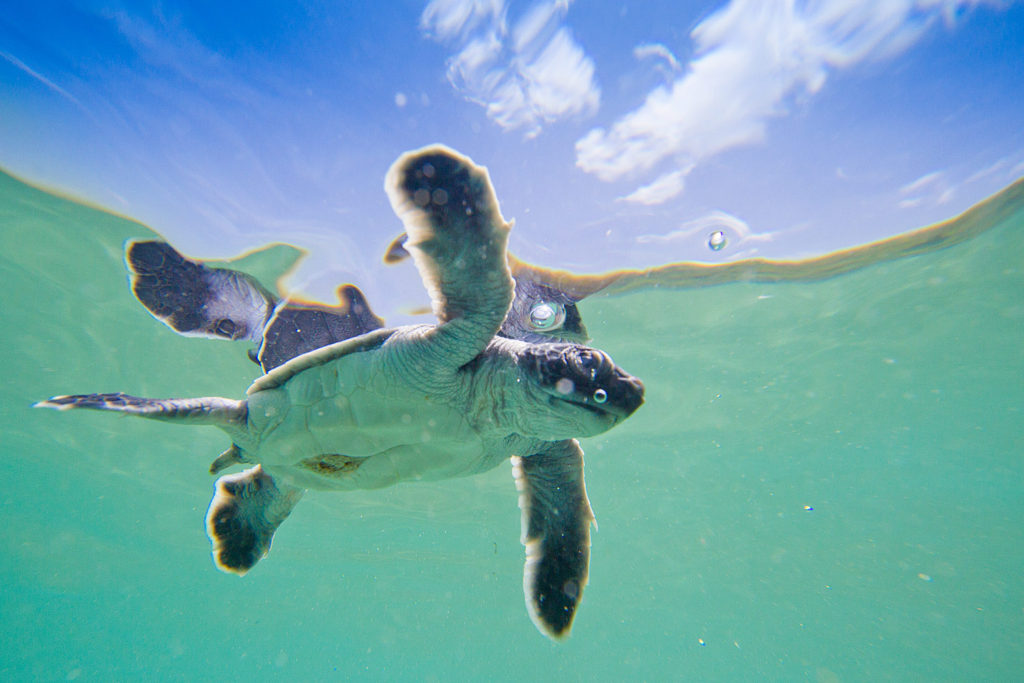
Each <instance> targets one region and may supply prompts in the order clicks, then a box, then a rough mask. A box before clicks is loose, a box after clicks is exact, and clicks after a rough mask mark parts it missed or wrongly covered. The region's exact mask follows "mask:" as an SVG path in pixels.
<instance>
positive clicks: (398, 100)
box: [395, 92, 409, 109]
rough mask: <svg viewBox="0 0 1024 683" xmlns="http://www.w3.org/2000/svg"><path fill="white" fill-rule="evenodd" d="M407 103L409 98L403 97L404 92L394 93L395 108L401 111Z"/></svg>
mask: <svg viewBox="0 0 1024 683" xmlns="http://www.w3.org/2000/svg"><path fill="white" fill-rule="evenodd" d="M408 103H409V98H408V97H406V96H405V93H404V92H398V93H395V106H396V107H398V108H399V109H401V108H402V107H404V106H405V105H407V104H408Z"/></svg>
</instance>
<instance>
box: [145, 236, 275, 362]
mask: <svg viewBox="0 0 1024 683" xmlns="http://www.w3.org/2000/svg"><path fill="white" fill-rule="evenodd" d="M125 260H126V261H127V262H128V269H129V270H130V271H131V278H132V292H134V293H135V296H136V297H137V298H138V299H139V301H140V302H142V305H143V306H145V307H146V309H147V310H149V312H150V313H152V314H153V316H154V317H156V318H158V319H159V320H161V321H162V322H164V323H165V324H167V326H168V327H170V328H171V329H172V330H174V331H175V332H178V333H179V334H183V335H186V336H197V337H213V338H215V339H248V340H250V341H253V342H256V343H259V342H260V340H261V339H262V337H263V327H264V325H265V324H266V321H267V318H269V317H270V314H271V312H273V310H274V305H275V304H276V303H277V300H276V298H275V297H274V296H273V295H272V294H271V293H270V292H268V291H267V290H266V289H264V288H263V286H262V285H260V283H259V282H257V281H256V279H255V278H253V277H251V276H249V275H246V274H245V273H241V272H239V271H235V270H228V269H225V268H210V267H208V266H206V265H204V264H202V263H200V262H198V261H192V260H190V259H187V258H185V257H184V256H182V255H181V254H179V253H178V252H177V251H175V249H174V248H173V247H172V246H171V245H169V244H167V243H166V242H160V241H157V240H149V241H144V242H130V243H129V244H128V247H127V249H126V250H125Z"/></svg>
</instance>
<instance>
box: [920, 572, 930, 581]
mask: <svg viewBox="0 0 1024 683" xmlns="http://www.w3.org/2000/svg"><path fill="white" fill-rule="evenodd" d="M917 578H919V579H921V580H922V581H928V582H931V580H932V577H931V576H929V575H928V574H925V573H921V574H918V575H917Z"/></svg>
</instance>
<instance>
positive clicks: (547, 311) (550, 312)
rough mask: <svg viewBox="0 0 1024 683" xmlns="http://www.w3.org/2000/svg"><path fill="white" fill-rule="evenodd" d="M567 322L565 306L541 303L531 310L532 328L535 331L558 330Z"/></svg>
mask: <svg viewBox="0 0 1024 683" xmlns="http://www.w3.org/2000/svg"><path fill="white" fill-rule="evenodd" d="M564 322H565V306H563V305H562V304H559V303H549V302H547V301H539V302H537V303H535V304H534V305H533V308H531V309H530V327H532V328H533V329H535V330H556V329H558V328H560V327H561V326H562V323H564Z"/></svg>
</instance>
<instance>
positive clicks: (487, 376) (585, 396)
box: [40, 147, 643, 637]
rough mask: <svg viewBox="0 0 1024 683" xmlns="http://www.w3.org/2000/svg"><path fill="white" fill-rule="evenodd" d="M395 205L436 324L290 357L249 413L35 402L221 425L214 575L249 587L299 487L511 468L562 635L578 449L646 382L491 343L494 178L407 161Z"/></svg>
mask: <svg viewBox="0 0 1024 683" xmlns="http://www.w3.org/2000/svg"><path fill="white" fill-rule="evenodd" d="M387 188H388V193H389V196H390V198H391V202H392V206H393V207H394V209H395V212H396V213H397V214H398V215H399V216H400V217H401V218H402V219H403V221H404V223H405V226H406V230H407V231H408V233H409V236H410V238H409V242H408V248H409V251H410V252H411V253H412V255H413V258H414V259H415V261H416V265H417V267H418V269H419V272H420V275H421V277H422V279H423V283H424V285H425V286H426V288H427V290H428V291H429V293H430V295H431V298H432V300H433V301H434V309H435V312H436V314H437V317H438V323H437V324H436V325H409V326H405V327H398V328H391V329H378V330H374V331H371V332H369V333H367V334H363V335H361V336H358V337H355V338H352V339H348V340H346V341H342V342H339V343H336V344H333V345H330V346H327V347H324V348H320V349H317V350H315V351H312V352H309V353H306V354H303V355H301V356H298V357H297V358H294V359H292V360H290V361H288V362H287V363H285V364H284V365H282V366H280V367H278V368H276V369H274V370H272V371H270V372H269V373H268V374H266V375H264V376H262V377H260V378H259V379H257V380H256V381H255V382H254V383H253V385H252V386H251V387H250V388H249V391H248V392H247V397H246V399H245V400H241V401H235V400H231V399H225V398H197V399H164V400H160V399H145V398H136V397H133V396H127V395H125V394H91V395H81V396H60V397H55V398H52V399H50V400H49V401H44V402H43V403H41V404H40V405H44V406H48V407H53V408H59V409H67V408H94V409H101V410H114V411H119V412H126V413H130V414H135V415H140V416H143V417H150V418H156V419H163V420H169V421H178V422H182V423H189V424H209V425H214V426H217V427H219V428H220V429H222V430H224V431H225V432H227V433H228V435H229V436H230V437H231V440H232V445H231V447H230V448H229V449H228V450H227V451H226V452H225V453H224V454H223V455H222V456H220V457H219V458H218V459H217V460H216V461H215V463H214V468H215V469H220V468H222V467H226V466H229V465H231V464H233V463H235V462H245V463H259V464H256V465H255V466H254V467H252V468H250V469H248V470H245V471H243V472H240V473H238V474H232V475H227V476H223V477H221V478H220V479H219V480H218V482H217V491H216V494H215V496H214V499H213V502H212V503H211V505H210V509H209V512H208V513H207V529H208V532H209V534H210V537H211V539H212V540H213V544H214V555H215V559H216V562H217V564H218V566H220V567H221V568H222V569H225V570H227V571H232V572H236V573H239V574H243V573H245V572H246V571H248V570H249V569H250V568H252V566H253V565H255V564H256V562H258V561H259V560H260V559H261V558H262V557H263V556H264V555H266V553H267V551H268V550H269V548H270V544H271V540H272V537H273V534H274V531H275V530H276V529H277V527H278V526H279V525H280V524H281V522H283V521H284V519H285V518H286V517H287V516H288V514H289V513H290V511H291V509H292V508H293V507H294V505H295V504H296V503H297V502H298V500H299V498H300V497H301V495H302V492H303V490H304V489H306V488H317V489H328V490H350V489H357V488H379V487H383V486H388V485H391V484H395V483H398V482H400V481H408V480H428V479H443V478H449V477H457V476H465V475H471V474H476V473H479V472H483V471H486V470H489V469H491V468H493V467H495V466H497V465H498V464H499V463H500V462H502V461H503V460H504V459H506V458H509V457H512V458H513V465H514V467H513V471H514V473H515V478H516V485H517V488H518V489H519V493H520V499H519V504H520V507H521V508H522V512H523V542H524V544H525V545H526V554H527V560H526V567H525V577H524V588H525V591H526V597H527V605H528V608H529V610H530V614H531V616H532V618H533V620H534V622H535V623H536V624H537V626H538V628H540V629H541V630H542V631H543V632H544V633H546V634H548V635H550V636H553V637H559V636H564V635H566V634H567V633H568V631H569V629H570V627H571V624H572V619H573V616H574V614H575V610H576V606H577V605H578V603H579V601H580V598H581V596H582V591H583V587H584V586H585V585H586V582H587V573H588V565H589V558H590V523H591V522H592V521H593V514H592V512H591V509H590V504H589V501H588V500H587V494H586V488H585V486H584V481H583V452H582V450H581V449H580V446H579V444H578V442H577V441H576V440H575V438H574V437H584V436H592V435H595V434H600V433H601V432H604V431H606V430H608V429H610V428H611V427H613V426H614V425H615V424H617V423H618V422H620V421H622V420H623V419H625V418H626V417H628V416H629V415H631V414H632V413H633V411H635V410H636V409H637V408H638V407H639V406H640V404H641V403H642V402H643V386H642V384H641V383H640V382H639V381H638V380H637V379H635V378H633V377H631V376H630V375H629V374H627V373H626V372H624V371H623V370H621V369H619V368H618V367H617V366H616V365H615V364H614V363H613V362H612V360H611V359H610V358H609V357H608V356H607V355H606V354H604V353H603V352H601V351H598V350H596V349H592V348H589V347H586V346H580V345H577V344H566V343H546V344H534V343H529V342H524V341H521V340H514V339H507V338H503V337H498V336H495V335H496V333H497V332H498V330H499V328H500V327H501V324H502V321H503V320H504V318H505V315H506V312H507V311H508V309H509V305H510V303H511V302H512V299H513V282H512V277H511V275H510V272H509V267H508V262H507V257H506V245H507V241H508V231H509V227H510V226H509V224H507V223H506V222H505V221H504V220H503V219H502V217H501V214H500V212H499V209H498V205H497V201H496V200H495V198H494V194H493V189H492V188H491V185H490V180H489V178H488V176H487V173H486V170H485V169H483V168H481V167H478V166H475V165H474V164H473V163H472V162H471V161H470V160H469V159H467V158H465V157H462V156H460V155H458V154H456V153H454V152H452V151H451V150H448V149H446V148H444V147H430V148H427V149H424V150H421V151H418V152H413V153H409V154H407V155H405V156H403V157H402V158H400V159H399V160H398V161H397V162H396V163H395V164H394V166H392V168H391V170H390V171H389V173H388V180H387Z"/></svg>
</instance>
